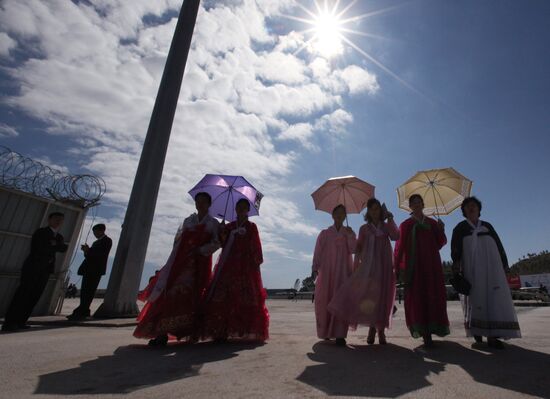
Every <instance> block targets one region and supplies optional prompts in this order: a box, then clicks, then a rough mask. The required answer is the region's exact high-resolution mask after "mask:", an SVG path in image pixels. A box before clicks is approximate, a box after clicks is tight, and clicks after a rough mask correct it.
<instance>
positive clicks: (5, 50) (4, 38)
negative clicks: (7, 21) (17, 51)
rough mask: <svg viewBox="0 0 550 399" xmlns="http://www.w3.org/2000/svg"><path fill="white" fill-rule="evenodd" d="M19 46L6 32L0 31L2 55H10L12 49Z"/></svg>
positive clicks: (0, 52)
mask: <svg viewBox="0 0 550 399" xmlns="http://www.w3.org/2000/svg"><path fill="white" fill-rule="evenodd" d="M15 47H17V42H16V41H15V40H13V39H12V38H11V37H9V35H8V34H7V33H5V32H0V56H4V57H5V56H9V55H10V50H11V49H14V48H15Z"/></svg>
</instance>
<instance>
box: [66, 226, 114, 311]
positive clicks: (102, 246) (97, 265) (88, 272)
mask: <svg viewBox="0 0 550 399" xmlns="http://www.w3.org/2000/svg"><path fill="white" fill-rule="evenodd" d="M105 229H106V228H105V225H104V224H96V225H95V226H94V227H93V228H92V231H93V233H94V236H95V238H97V240H95V241H94V243H93V244H92V246H91V247H89V246H88V244H84V245H82V247H81V249H82V252H84V261H83V262H82V264H81V265H80V267H79V268H78V275H79V276H82V285H81V287H80V306H79V307H77V308H76V309H75V310H74V311H73V313H72V314H71V315H70V316H67V318H68V319H69V320H82V319H85V318H86V317H88V316H90V305H91V303H92V300H93V299H94V295H95V292H96V290H97V286H98V285H99V280H101V276H103V275H104V274H105V272H106V271H107V259H108V258H109V252H110V251H111V247H112V245H113V241H112V240H111V239H110V238H109V237H107V236H106V235H105Z"/></svg>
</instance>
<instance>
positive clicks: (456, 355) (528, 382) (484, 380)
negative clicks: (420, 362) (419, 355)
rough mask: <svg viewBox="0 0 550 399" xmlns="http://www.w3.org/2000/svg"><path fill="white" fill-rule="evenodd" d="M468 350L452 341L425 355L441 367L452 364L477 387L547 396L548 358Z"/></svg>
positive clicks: (510, 350) (520, 351)
mask: <svg viewBox="0 0 550 399" xmlns="http://www.w3.org/2000/svg"><path fill="white" fill-rule="evenodd" d="M472 347H473V348H475V349H478V350H472V349H469V348H466V347H464V346H462V345H460V344H458V343H456V342H451V341H444V342H441V343H440V347H439V348H437V350H434V351H430V352H428V353H426V354H425V357H426V358H427V359H431V360H434V361H437V362H440V363H443V364H455V365H457V366H459V367H461V368H462V369H463V370H464V371H466V372H467V373H468V374H469V375H470V376H471V377H472V378H473V379H474V381H477V382H479V383H481V384H486V385H490V386H495V387H499V388H503V389H508V390H510V391H513V392H518V393H522V394H527V395H533V396H539V397H546V398H548V397H549V395H550V379H549V374H548V370H550V355H549V354H546V353H542V352H536V351H532V350H529V349H524V348H522V347H520V346H515V345H506V349H504V350H498V349H497V350H489V349H488V348H487V346H486V345H483V344H474V345H472Z"/></svg>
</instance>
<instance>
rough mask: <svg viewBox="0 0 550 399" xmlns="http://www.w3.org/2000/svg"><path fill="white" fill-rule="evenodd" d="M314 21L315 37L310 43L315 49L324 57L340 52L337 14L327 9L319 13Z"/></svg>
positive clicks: (339, 24) (340, 44)
mask: <svg viewBox="0 0 550 399" xmlns="http://www.w3.org/2000/svg"><path fill="white" fill-rule="evenodd" d="M313 22H314V32H315V39H314V41H313V43H312V45H313V47H314V49H315V51H317V52H318V53H320V54H321V55H323V56H324V57H332V56H335V55H339V54H342V52H343V51H344V46H343V43H342V38H341V36H342V31H341V22H340V20H339V18H338V16H337V15H334V14H333V13H330V12H328V11H323V12H321V13H319V14H318V15H317V16H316V18H315V19H314V20H313Z"/></svg>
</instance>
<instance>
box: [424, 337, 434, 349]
mask: <svg viewBox="0 0 550 399" xmlns="http://www.w3.org/2000/svg"><path fill="white" fill-rule="evenodd" d="M423 339H424V347H425V348H433V346H434V341H433V339H432V336H431V335H427V336H425V337H424V338H423Z"/></svg>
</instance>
